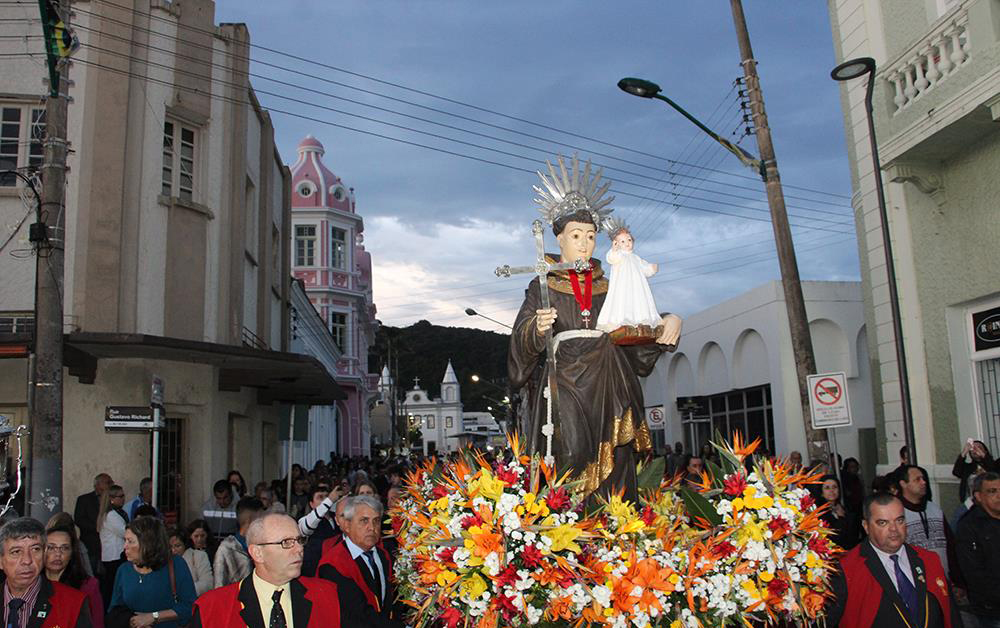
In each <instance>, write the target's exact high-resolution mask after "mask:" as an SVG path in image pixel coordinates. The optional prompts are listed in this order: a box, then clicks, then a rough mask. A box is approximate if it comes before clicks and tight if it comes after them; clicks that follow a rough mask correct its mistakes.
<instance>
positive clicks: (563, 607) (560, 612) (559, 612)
mask: <svg viewBox="0 0 1000 628" xmlns="http://www.w3.org/2000/svg"><path fill="white" fill-rule="evenodd" d="M545 614H546V615H548V617H549V619H551V620H552V621H558V620H560V619H573V603H572V601H571V600H570V598H569V597H558V598H556V599H554V600H550V601H549V608H548V610H546V611H545Z"/></svg>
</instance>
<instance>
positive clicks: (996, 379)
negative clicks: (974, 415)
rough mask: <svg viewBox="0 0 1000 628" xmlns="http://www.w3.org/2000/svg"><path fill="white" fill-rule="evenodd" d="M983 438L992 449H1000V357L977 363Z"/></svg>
mask: <svg viewBox="0 0 1000 628" xmlns="http://www.w3.org/2000/svg"><path fill="white" fill-rule="evenodd" d="M976 378H977V379H978V380H979V381H978V384H979V404H980V408H981V409H982V423H983V436H984V438H983V440H984V441H986V447H987V448H988V449H989V450H990V451H998V450H1000V358H994V359H992V360H982V361H980V362H977V363H976Z"/></svg>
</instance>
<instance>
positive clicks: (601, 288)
mask: <svg viewBox="0 0 1000 628" xmlns="http://www.w3.org/2000/svg"><path fill="white" fill-rule="evenodd" d="M545 260H546V261H547V262H548V263H550V264H558V263H559V256H558V255H553V254H551V253H546V254H545ZM590 265H591V266H592V267H593V269H594V270H593V274H592V275H591V284H590V290H591V294H604V293H605V292H607V291H608V279H607V277H605V276H604V269H602V268H601V260H599V259H594V258H590ZM546 279H548V283H549V288H550V289H552V290H555V291H556V292H562V293H563V294H573V284H572V282H570V280H569V271H568V270H553V271H550V272H549V274H548V275H547V276H546Z"/></svg>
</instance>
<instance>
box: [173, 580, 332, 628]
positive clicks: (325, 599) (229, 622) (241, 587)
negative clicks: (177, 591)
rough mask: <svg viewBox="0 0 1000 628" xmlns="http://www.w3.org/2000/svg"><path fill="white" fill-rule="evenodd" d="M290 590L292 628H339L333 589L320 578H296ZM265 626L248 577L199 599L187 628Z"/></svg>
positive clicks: (259, 627)
mask: <svg viewBox="0 0 1000 628" xmlns="http://www.w3.org/2000/svg"><path fill="white" fill-rule="evenodd" d="M289 587H290V589H291V594H292V617H291V620H292V622H294V624H295V628H340V625H341V623H340V605H339V604H338V602H337V587H336V586H334V585H333V584H331V583H329V582H327V581H325V580H320V579H319V578H296V579H294V580H292V581H291V582H290V583H289ZM267 623H268V622H267V621H265V620H264V616H263V614H262V613H261V610H260V601H259V600H258V599H257V591H256V590H255V589H254V586H253V574H251V575H249V576H247V577H246V578H244V579H243V580H242V581H240V582H234V583H233V584H230V585H227V586H224V587H221V588H218V589H212V590H211V591H209V592H208V593H206V594H204V595H202V596H201V597H200V598H198V601H197V602H195V604H194V617H192V618H191V623H189V624H188V628H202V627H205V628H264V627H265V626H267ZM344 625H345V626H350V624H344Z"/></svg>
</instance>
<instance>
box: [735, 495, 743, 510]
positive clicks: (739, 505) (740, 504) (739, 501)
mask: <svg viewBox="0 0 1000 628" xmlns="http://www.w3.org/2000/svg"><path fill="white" fill-rule="evenodd" d="M742 509H743V498H742V497H737V498H736V499H734V500H733V512H738V511H740V510H742Z"/></svg>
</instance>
